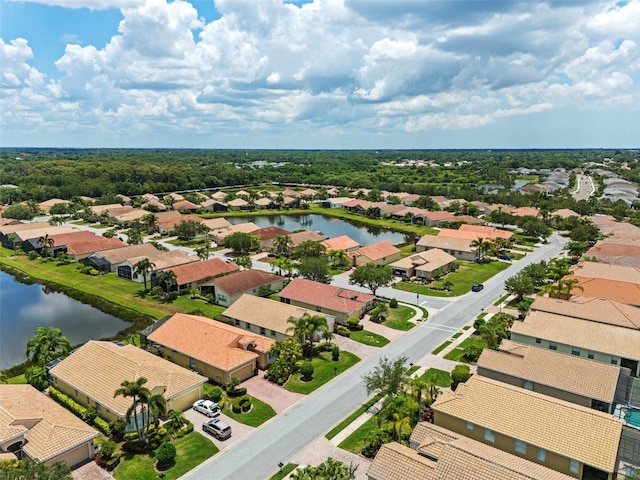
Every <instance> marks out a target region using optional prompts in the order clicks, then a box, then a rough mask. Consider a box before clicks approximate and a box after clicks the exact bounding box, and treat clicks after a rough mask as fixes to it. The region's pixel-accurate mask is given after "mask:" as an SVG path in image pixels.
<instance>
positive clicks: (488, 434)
mask: <svg viewBox="0 0 640 480" xmlns="http://www.w3.org/2000/svg"><path fill="white" fill-rule="evenodd" d="M484 439H485V440H486V441H487V442H491V443H495V441H496V432H494V431H493V430H491V429H489V428H485V429H484Z"/></svg>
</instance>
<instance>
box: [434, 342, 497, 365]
mask: <svg viewBox="0 0 640 480" xmlns="http://www.w3.org/2000/svg"><path fill="white" fill-rule="evenodd" d="M472 345H476V346H478V347H480V348H487V342H485V341H484V340H482V339H480V338H473V337H470V338H465V339H464V340H463V341H462V342H460V345H458V346H457V347H455V348H454V349H453V350H451V351H450V352H449V353H447V354H446V355H445V356H444V358H446V359H447V360H453V361H455V362H463V361H464V360H462V357H463V355H464V351H465V349H466V348H467V347H470V346H472Z"/></svg>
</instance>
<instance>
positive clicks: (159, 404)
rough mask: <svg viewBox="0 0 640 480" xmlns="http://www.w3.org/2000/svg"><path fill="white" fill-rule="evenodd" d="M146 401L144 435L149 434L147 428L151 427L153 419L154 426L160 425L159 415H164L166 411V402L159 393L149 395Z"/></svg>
mask: <svg viewBox="0 0 640 480" xmlns="http://www.w3.org/2000/svg"><path fill="white" fill-rule="evenodd" d="M145 400H146V402H145V403H146V411H147V414H146V417H147V418H146V424H147V426H146V430H145V435H148V434H149V426H150V425H151V419H153V421H154V424H155V426H156V427H157V426H158V424H159V423H160V415H164V414H165V412H166V410H167V400H166V399H165V398H164V396H163V395H162V394H161V393H155V394H152V395H150V396H149V397H148V398H147V399H145Z"/></svg>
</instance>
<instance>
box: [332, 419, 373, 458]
mask: <svg viewBox="0 0 640 480" xmlns="http://www.w3.org/2000/svg"><path fill="white" fill-rule="evenodd" d="M378 428H379V427H378V419H377V417H376V416H375V415H374V416H373V417H371V418H369V419H368V420H367V421H366V422H364V423H363V424H362V425H361V426H360V427H359V428H358V429H357V430H356V431H354V432H353V433H352V434H351V435H349V436H348V437H347V438H345V439H344V440H343V441H342V442H341V443H340V445H338V448H342V449H343V450H346V451H348V452H351V453H355V454H356V455H359V454H360V452H362V449H363V448H364V447H365V446H366V445H367V438H368V437H369V435H370V434H372V433H373V432H375V431H377V430H378Z"/></svg>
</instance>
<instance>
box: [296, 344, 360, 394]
mask: <svg viewBox="0 0 640 480" xmlns="http://www.w3.org/2000/svg"><path fill="white" fill-rule="evenodd" d="M359 361H360V358H358V357H357V356H356V355H354V354H353V353H350V352H346V351H344V350H341V351H340V360H339V361H337V362H334V361H333V360H331V353H323V354H321V355H319V356H317V357H314V358H313V359H312V360H311V363H312V364H313V369H314V370H313V379H312V380H311V381H309V382H303V381H301V380H300V376H301V375H300V374H299V373H295V374H294V375H292V377H291V378H290V379H289V381H288V382H287V383H286V384H285V386H284V388H286V389H287V390H288V391H290V392H294V393H304V394H308V393H311V392H313V391H314V390H315V389H316V388H319V387H321V386H322V385H324V384H325V383H327V382H329V381H330V380H332V379H333V378H335V377H337V376H338V375H340V374H341V373H342V372H344V371H345V370H347V369H349V368H351V367H352V366H353V365H355V364H356V363H358V362H359Z"/></svg>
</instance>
